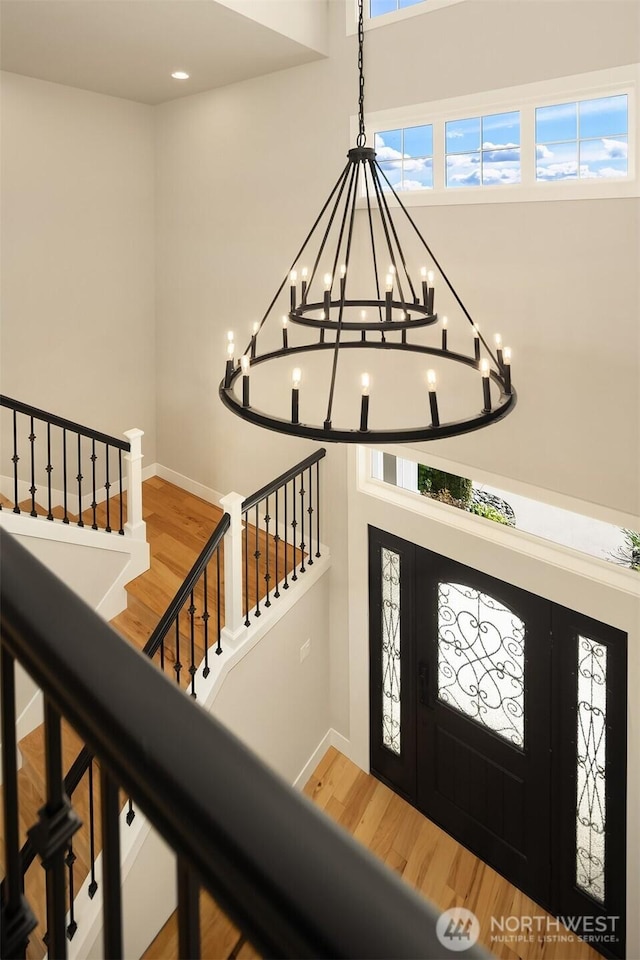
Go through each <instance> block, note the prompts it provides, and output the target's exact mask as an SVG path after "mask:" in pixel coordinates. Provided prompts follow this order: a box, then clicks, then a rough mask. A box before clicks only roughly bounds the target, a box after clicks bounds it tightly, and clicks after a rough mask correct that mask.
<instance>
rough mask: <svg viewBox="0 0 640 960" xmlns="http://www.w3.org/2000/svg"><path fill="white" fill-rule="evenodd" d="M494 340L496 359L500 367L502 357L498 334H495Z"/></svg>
mask: <svg viewBox="0 0 640 960" xmlns="http://www.w3.org/2000/svg"><path fill="white" fill-rule="evenodd" d="M494 340H495V344H496V356H497V357H498V363H499V364H500V366H502V363H503V357H502V337H501V336H500V334H499V333H496V335H495V337H494Z"/></svg>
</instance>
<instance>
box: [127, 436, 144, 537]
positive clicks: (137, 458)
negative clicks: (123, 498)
mask: <svg viewBox="0 0 640 960" xmlns="http://www.w3.org/2000/svg"><path fill="white" fill-rule="evenodd" d="M124 436H125V437H126V438H127V440H128V441H129V443H130V444H131V450H130V451H129V453H125V455H124V459H125V462H126V464H127V522H126V523H125V525H124V529H125V530H126V532H127V533H128V534H129V536H130V537H133V538H134V539H136V540H146V539H147V525H146V523H145V522H144V520H143V519H142V438H143V437H144V430H138V428H137V427H135V428H134V429H133V430H126V431H125V433H124Z"/></svg>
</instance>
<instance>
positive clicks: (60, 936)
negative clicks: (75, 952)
mask: <svg viewBox="0 0 640 960" xmlns="http://www.w3.org/2000/svg"><path fill="white" fill-rule="evenodd" d="M44 738H45V772H46V782H47V800H46V804H45V806H43V807H42V808H41V809H40V810H39V812H38V822H37V823H36V824H35V826H33V827H31V829H30V830H29V831H28V836H29V839H30V840H31V842H32V843H33V847H34V850H35V851H36V853H37V854H38V855H39V857H40V859H41V861H42V866H43V867H44V869H45V870H46V875H47V876H46V891H47V938H48V939H47V946H48V951H49V956H50V957H56V960H57V958H61V960H64V958H66V956H67V944H66V936H67V931H66V913H67V909H66V901H67V897H66V892H67V891H66V878H65V865H66V864H65V853H66V851H67V850H68V848H69V841H70V840H71V837H72V836H73V834H74V833H75V832H76V830H77V829H78V828H79V827H80V820H79V819H78V817H77V815H76V813H75V811H74V810H73V808H72V807H71V804H70V803H69V799H68V797H67V796H66V794H65V792H64V780H63V776H62V724H61V720H60V714H59V713H58V712H57V710H56V709H55V708H54V707H53V706H52V704H51V701H50V700H49V699H48V698H46V697H45V701H44Z"/></svg>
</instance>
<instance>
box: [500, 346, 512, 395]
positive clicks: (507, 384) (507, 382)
mask: <svg viewBox="0 0 640 960" xmlns="http://www.w3.org/2000/svg"><path fill="white" fill-rule="evenodd" d="M502 370H503V373H504V389H505V393H508V394H510V393H511V347H505V348H504V352H503V365H502Z"/></svg>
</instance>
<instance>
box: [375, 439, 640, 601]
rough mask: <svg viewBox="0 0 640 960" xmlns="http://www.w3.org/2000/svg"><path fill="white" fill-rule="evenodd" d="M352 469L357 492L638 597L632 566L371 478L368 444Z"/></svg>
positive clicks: (638, 579) (637, 581)
mask: <svg viewBox="0 0 640 960" xmlns="http://www.w3.org/2000/svg"><path fill="white" fill-rule="evenodd" d="M405 456H406V453H405ZM429 459H430V460H431V459H433V458H431V457H430V458H429ZM356 469H357V472H356V490H357V491H358V492H359V493H363V494H366V495H367V496H370V497H374V498H376V499H377V500H383V501H386V502H387V503H390V504H393V505H394V506H396V507H401V508H402V509H404V510H409V511H411V512H412V513H415V514H418V515H421V516H426V517H428V518H429V519H431V520H434V521H435V522H437V523H441V524H443V525H444V526H447V527H452V528H455V529H457V530H461V531H463V532H464V533H468V534H471V535H472V536H474V537H476V538H478V539H480V540H485V541H487V542H489V543H493V544H496V545H497V546H500V547H504V548H507V549H509V550H513V551H514V552H516V553H521V554H524V555H525V556H527V557H530V558H534V559H536V560H541V561H543V562H544V563H547V564H550V565H552V566H555V567H558V568H559V569H562V570H566V571H568V572H570V573H575V574H577V575H578V576H581V577H587V578H589V579H590V580H592V581H593V582H595V583H603V584H606V585H607V586H609V587H613V588H614V589H616V590H620V591H622V592H624V593H627V594H630V595H631V596H634V597H640V577H639V576H638V574H637V572H635V571H634V570H626V569H624V568H623V567H617V566H616V565H615V564H613V563H610V562H609V561H608V560H600V559H599V558H598V557H591V556H589V555H588V554H584V553H581V552H580V551H578V550H574V549H572V548H571V547H564V546H561V545H560V544H556V543H552V542H551V541H549V540H543V539H541V538H540V537H537V536H535V535H534V534H531V533H525V532H524V531H522V530H518V529H517V528H514V527H508V526H505V525H503V524H501V523H490V522H487V521H486V520H485V519H484V518H483V517H477V516H475V515H474V514H472V513H467V512H466V511H464V510H458V509H456V508H455V507H450V506H448V505H447V504H446V503H439V502H438V501H437V500H432V499H430V498H429V497H422V496H420V495H419V494H415V493H412V492H411V491H409V490H403V489H401V488H400V487H394V486H392V485H390V484H388V483H385V482H384V481H383V480H374V479H372V477H371V473H370V457H369V448H368V447H363V446H358V448H357V456H356ZM458 470H460V465H458ZM454 472H455V471H454ZM499 486H501V487H502V488H503V489H504V488H505V484H504V483H500V484H499Z"/></svg>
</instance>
